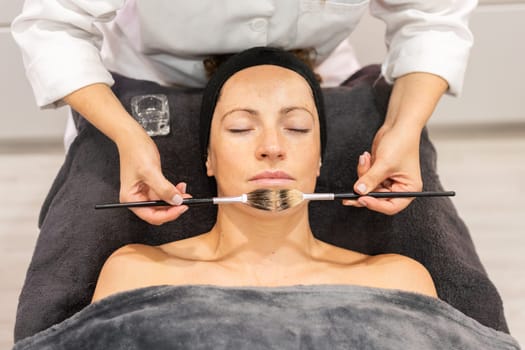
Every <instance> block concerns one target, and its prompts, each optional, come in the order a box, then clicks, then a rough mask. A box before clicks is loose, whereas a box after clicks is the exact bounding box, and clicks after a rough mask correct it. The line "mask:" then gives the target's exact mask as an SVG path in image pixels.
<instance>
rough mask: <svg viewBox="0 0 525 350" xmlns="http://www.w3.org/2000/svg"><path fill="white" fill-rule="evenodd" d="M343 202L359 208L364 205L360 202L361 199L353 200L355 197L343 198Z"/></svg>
mask: <svg viewBox="0 0 525 350" xmlns="http://www.w3.org/2000/svg"><path fill="white" fill-rule="evenodd" d="M341 203H342V204H343V205H346V206H352V207H358V208H362V207H363V205H362V204H361V203H359V201H357V200H353V199H343V200H342V201H341Z"/></svg>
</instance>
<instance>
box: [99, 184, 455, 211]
mask: <svg viewBox="0 0 525 350" xmlns="http://www.w3.org/2000/svg"><path fill="white" fill-rule="evenodd" d="M455 195H456V193H455V192H453V191H448V192H428V191H427V192H370V193H368V194H367V196H370V197H375V198H407V197H442V196H455ZM359 197H362V195H360V194H356V193H303V192H301V191H299V190H294V189H279V190H268V189H259V190H255V191H252V192H249V193H245V194H242V195H240V196H237V197H213V198H185V199H184V200H183V201H182V205H191V206H194V205H213V204H231V203H244V204H247V205H249V206H251V207H253V208H257V209H261V210H267V211H283V210H286V209H288V208H292V207H295V206H296V205H298V204H299V203H301V202H302V201H304V200H310V201H314V200H315V201H332V200H336V199H357V198H359ZM171 205H172V204H170V203H167V202H165V201H161V200H155V201H142V202H125V203H107V204H97V205H95V209H113V208H139V207H159V206H171Z"/></svg>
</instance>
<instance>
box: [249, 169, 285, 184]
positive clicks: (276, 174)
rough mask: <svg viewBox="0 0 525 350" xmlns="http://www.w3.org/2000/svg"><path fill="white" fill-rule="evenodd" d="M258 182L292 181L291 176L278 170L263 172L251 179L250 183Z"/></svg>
mask: <svg viewBox="0 0 525 350" xmlns="http://www.w3.org/2000/svg"><path fill="white" fill-rule="evenodd" d="M258 180H294V178H293V177H292V176H290V175H289V174H287V173H285V172H284V171H280V170H274V171H272V170H267V171H263V172H262V173H259V174H257V175H255V176H254V177H252V178H251V179H250V181H258Z"/></svg>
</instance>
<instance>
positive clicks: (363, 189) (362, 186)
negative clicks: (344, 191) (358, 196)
mask: <svg viewBox="0 0 525 350" xmlns="http://www.w3.org/2000/svg"><path fill="white" fill-rule="evenodd" d="M357 191H358V192H359V193H366V185H365V184H363V183H361V184H359V185H357Z"/></svg>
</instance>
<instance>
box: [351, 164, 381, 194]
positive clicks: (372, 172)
mask: <svg viewBox="0 0 525 350" xmlns="http://www.w3.org/2000/svg"><path fill="white" fill-rule="evenodd" d="M368 161H370V160H368ZM388 177H389V173H388V168H387V167H386V166H384V165H383V163H382V162H375V163H374V164H373V165H372V166H371V167H370V168H369V169H368V170H367V171H366V173H365V174H363V175H362V176H360V177H359V179H357V181H356V183H355V184H354V191H355V192H356V193H359V194H367V193H368V192H370V191H372V190H373V189H374V188H376V187H378V186H379V185H380V184H381V183H382V182H383V181H384V180H385V179H387V178H388Z"/></svg>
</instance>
